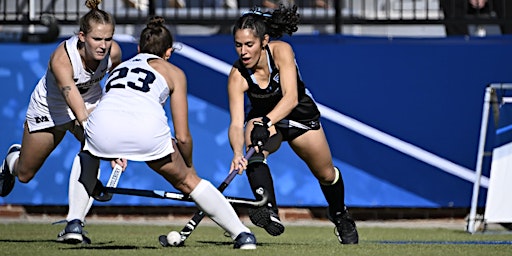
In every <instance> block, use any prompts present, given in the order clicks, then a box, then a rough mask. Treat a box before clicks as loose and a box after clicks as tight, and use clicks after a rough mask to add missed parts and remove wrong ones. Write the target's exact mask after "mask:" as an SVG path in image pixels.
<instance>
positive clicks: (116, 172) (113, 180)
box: [93, 164, 123, 202]
mask: <svg viewBox="0 0 512 256" xmlns="http://www.w3.org/2000/svg"><path fill="white" fill-rule="evenodd" d="M122 173H123V167H121V166H120V165H118V164H115V165H114V168H113V169H112V173H110V178H109V179H108V182H107V186H106V187H103V184H101V182H99V181H98V183H97V184H96V186H101V188H100V190H99V193H98V194H95V195H93V197H94V199H96V200H98V201H100V202H106V201H110V199H112V196H113V194H112V193H109V192H108V191H106V188H115V187H117V183H119V179H120V178H121V174H122Z"/></svg>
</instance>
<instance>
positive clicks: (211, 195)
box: [190, 180, 251, 239]
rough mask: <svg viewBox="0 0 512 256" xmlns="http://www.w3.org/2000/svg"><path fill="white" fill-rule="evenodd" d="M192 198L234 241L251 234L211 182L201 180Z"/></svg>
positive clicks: (191, 195)
mask: <svg viewBox="0 0 512 256" xmlns="http://www.w3.org/2000/svg"><path fill="white" fill-rule="evenodd" d="M190 197H191V198H192V199H193V200H194V202H195V203H196V204H197V206H199V208H201V210H203V211H204V212H205V213H206V214H207V215H208V216H209V217H210V219H212V220H213V221H214V222H215V223H217V224H218V225H219V226H220V227H222V228H223V229H224V230H226V231H228V232H229V234H230V235H231V238H232V239H235V238H236V237H237V236H238V235H239V234H240V233H242V232H251V231H250V230H249V228H247V227H246V226H245V225H244V224H243V223H242V222H241V221H240V218H239V217H238V215H237V214H236V212H235V210H234V209H233V207H232V206H231V205H230V204H229V202H228V201H227V200H226V198H225V197H224V196H223V195H222V194H221V193H220V192H219V190H217V189H216V188H215V187H214V186H213V185H212V184H211V183H210V182H208V181H206V180H201V181H200V182H199V184H197V186H196V187H195V188H194V190H192V192H191V193H190Z"/></svg>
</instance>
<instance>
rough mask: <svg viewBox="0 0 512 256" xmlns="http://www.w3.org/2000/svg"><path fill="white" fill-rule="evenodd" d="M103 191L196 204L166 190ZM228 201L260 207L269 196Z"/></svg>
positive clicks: (115, 189) (228, 197)
mask: <svg viewBox="0 0 512 256" xmlns="http://www.w3.org/2000/svg"><path fill="white" fill-rule="evenodd" d="M103 191H104V193H105V194H121V195H131V196H143V197H152V198H160V199H171V200H176V201H184V202H194V200H192V198H190V197H189V196H188V195H184V194H181V193H174V192H168V191H164V190H144V189H132V188H115V187H104V188H103ZM226 199H227V200H228V202H229V203H231V204H239V205H245V206H250V207H260V206H263V205H265V204H266V203H267V199H268V198H267V196H266V195H263V196H262V199H260V200H253V199H248V198H241V197H230V196H226Z"/></svg>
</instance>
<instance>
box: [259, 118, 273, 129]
mask: <svg viewBox="0 0 512 256" xmlns="http://www.w3.org/2000/svg"><path fill="white" fill-rule="evenodd" d="M261 121H262V122H263V124H264V125H265V126H266V127H267V128H270V126H272V120H270V118H268V116H264V117H263V118H261Z"/></svg>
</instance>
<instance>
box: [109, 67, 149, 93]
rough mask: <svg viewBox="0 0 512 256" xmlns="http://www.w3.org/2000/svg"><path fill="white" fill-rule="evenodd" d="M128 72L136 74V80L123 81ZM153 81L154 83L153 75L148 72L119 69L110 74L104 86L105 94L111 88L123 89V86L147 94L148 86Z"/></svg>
mask: <svg viewBox="0 0 512 256" xmlns="http://www.w3.org/2000/svg"><path fill="white" fill-rule="evenodd" d="M128 72H130V73H132V74H136V78H137V79H136V80H135V79H133V80H134V81H130V80H126V79H123V78H126V77H127V76H128ZM153 81H155V74H153V72H151V71H149V70H146V69H142V68H134V69H129V68H119V69H117V70H115V71H114V73H112V75H111V78H110V79H109V81H108V83H107V84H106V85H105V92H108V91H110V89H112V88H125V86H128V87H130V88H132V89H135V90H139V91H142V92H148V91H149V84H151V83H153Z"/></svg>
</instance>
